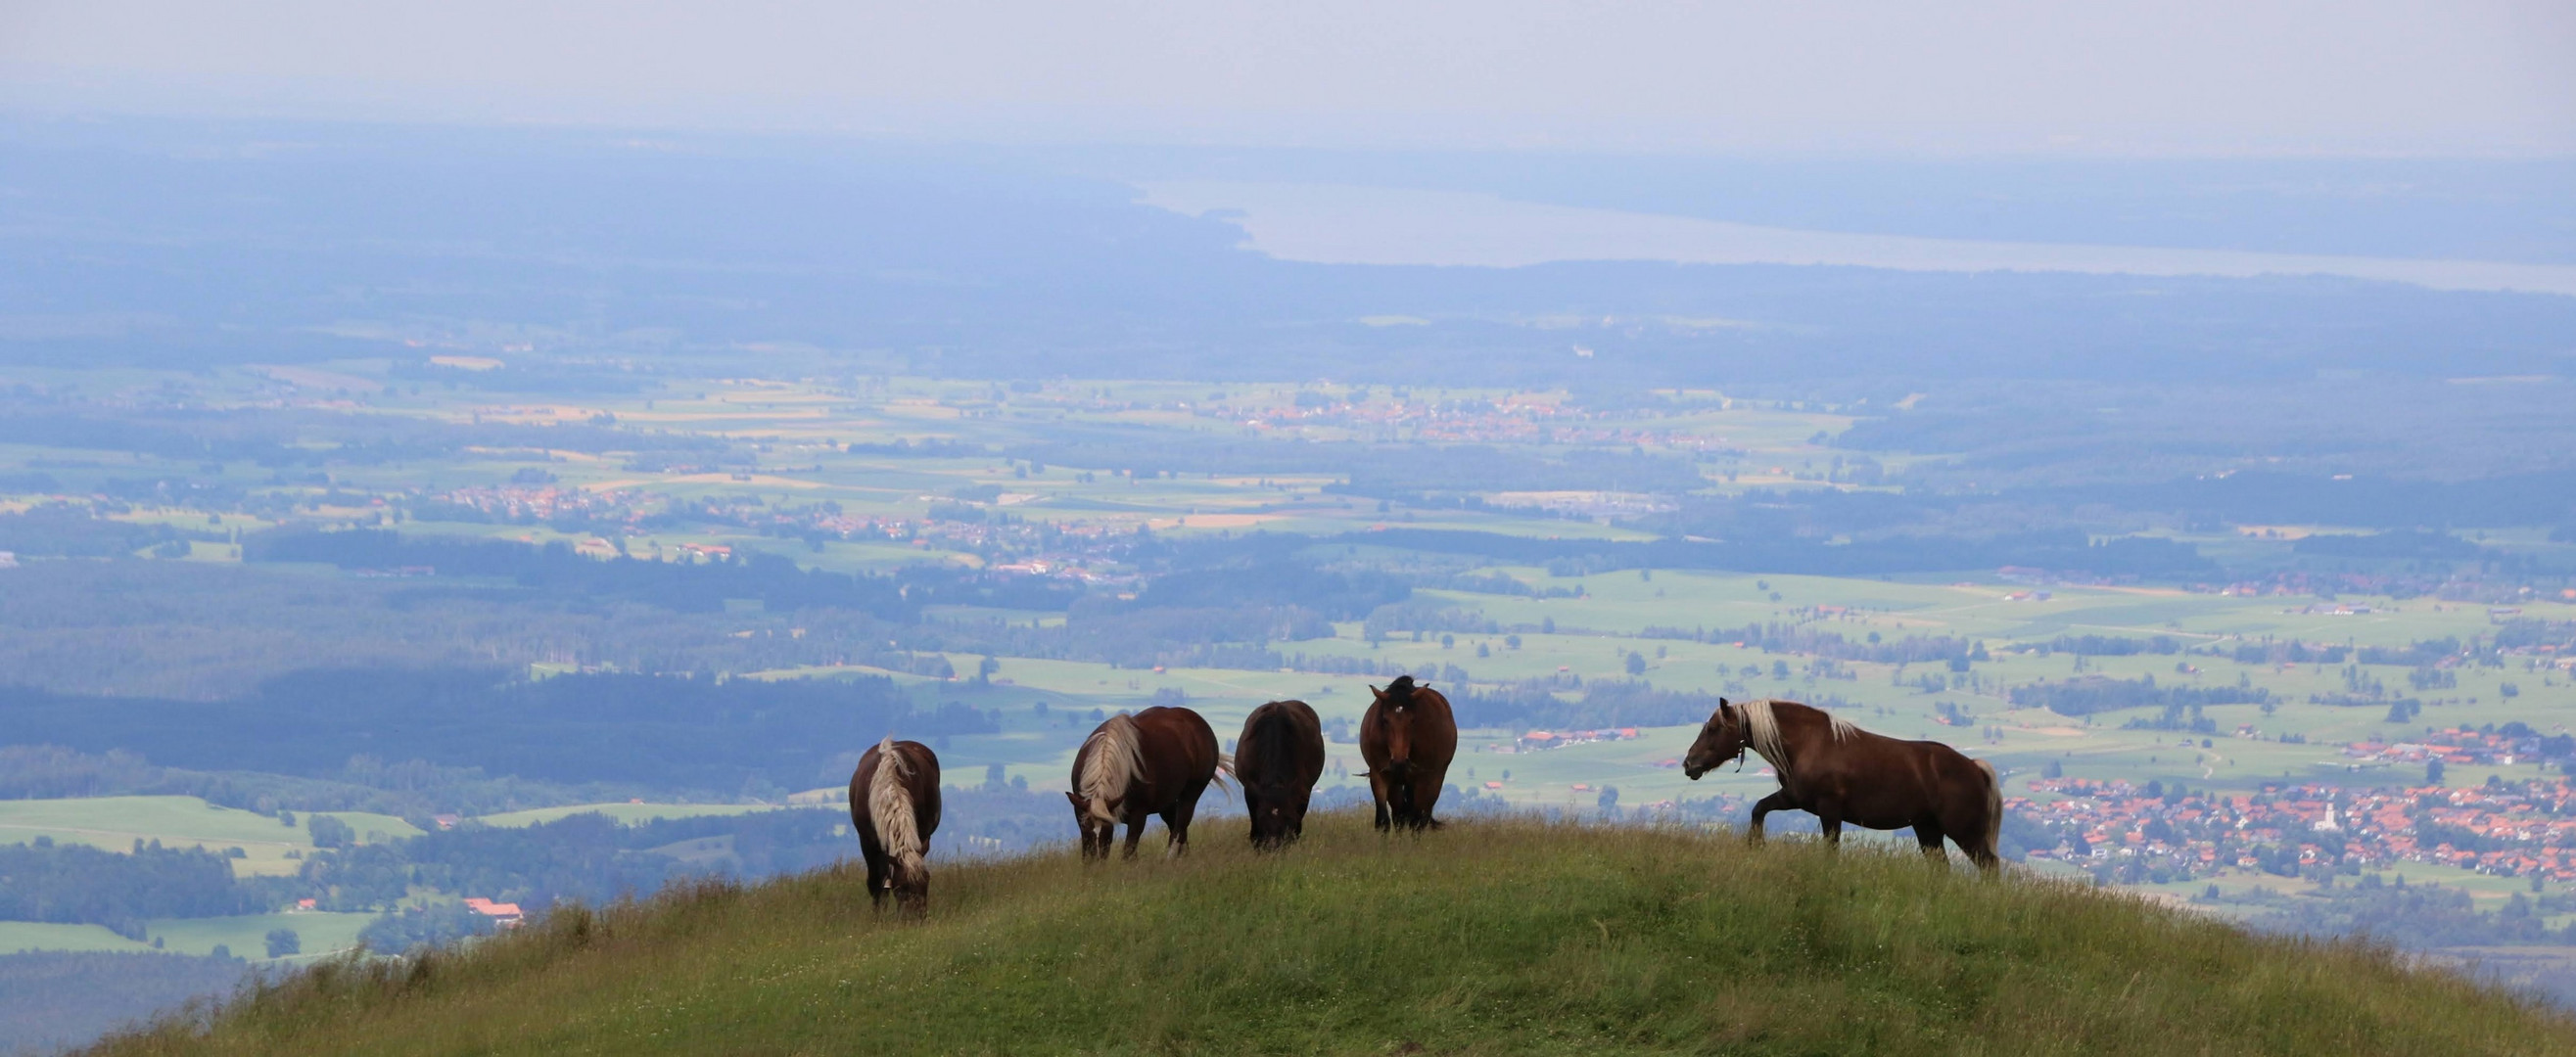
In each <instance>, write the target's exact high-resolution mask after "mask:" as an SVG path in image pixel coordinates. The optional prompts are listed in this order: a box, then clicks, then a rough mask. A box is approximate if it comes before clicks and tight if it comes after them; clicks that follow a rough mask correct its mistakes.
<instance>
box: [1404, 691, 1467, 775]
mask: <svg viewBox="0 0 2576 1057" xmlns="http://www.w3.org/2000/svg"><path fill="white" fill-rule="evenodd" d="M1413 707H1414V708H1417V709H1420V710H1421V717H1420V718H1418V719H1416V720H1414V721H1413V753H1414V755H1415V756H1416V757H1418V758H1422V759H1423V760H1424V761H1425V762H1426V763H1430V762H1437V763H1440V764H1444V765H1445V764H1447V763H1448V762H1449V761H1450V760H1451V759H1453V758H1455V757H1456V756H1457V755H1458V716H1457V713H1455V712H1452V711H1451V710H1450V708H1449V698H1448V697H1447V695H1444V694H1442V693H1441V692H1440V691H1438V690H1434V689H1432V688H1430V687H1427V686H1422V687H1415V688H1414V691H1413Z"/></svg>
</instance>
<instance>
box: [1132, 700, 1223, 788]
mask: <svg viewBox="0 0 2576 1057" xmlns="http://www.w3.org/2000/svg"><path fill="white" fill-rule="evenodd" d="M1134 719H1135V722H1136V734H1137V740H1138V741H1139V742H1140V745H1139V748H1140V750H1141V752H1142V755H1143V756H1144V762H1145V768H1146V770H1147V771H1149V772H1153V775H1154V777H1155V778H1156V779H1158V780H1170V781H1174V782H1177V783H1183V784H1186V783H1199V784H1204V783H1206V782H1208V781H1210V780H1212V779H1214V778H1215V777H1216V765H1217V747H1216V728H1214V727H1211V726H1208V721H1207V717H1205V716H1202V715H1199V714H1198V712H1197V711H1196V710H1194V709H1188V708H1175V707H1172V706H1168V705H1156V706H1154V707H1152V708H1148V709H1146V710H1144V711H1142V712H1138V713H1136V715H1135V716H1134Z"/></svg>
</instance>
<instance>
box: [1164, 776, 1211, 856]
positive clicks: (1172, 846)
mask: <svg viewBox="0 0 2576 1057" xmlns="http://www.w3.org/2000/svg"><path fill="white" fill-rule="evenodd" d="M1205 792H1207V787H1206V786H1200V787H1198V788H1197V789H1194V790H1185V791H1184V792H1183V795H1182V797H1181V801H1180V803H1177V804H1174V805H1172V806H1171V809H1170V810H1167V811H1165V812H1163V828H1164V829H1167V830H1170V831H1172V832H1171V840H1170V841H1169V842H1167V843H1165V844H1164V845H1163V857H1164V858H1166V859H1177V858H1180V857H1181V856H1184V855H1187V854H1189V853H1190V819H1191V818H1193V817H1195V816H1197V814H1198V813H1199V795H1200V794H1202V793H1205Z"/></svg>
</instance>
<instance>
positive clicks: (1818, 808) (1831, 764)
mask: <svg viewBox="0 0 2576 1057" xmlns="http://www.w3.org/2000/svg"><path fill="white" fill-rule="evenodd" d="M1747 748H1750V749H1752V750H1753V751H1754V752H1757V753H1760V754H1761V756H1762V758H1763V759H1765V760H1768V761H1770V763H1771V769H1772V770H1773V771H1776V772H1778V774H1779V776H1780V789H1779V791H1777V792H1774V793H1772V794H1771V795H1770V796H1766V797H1763V798H1762V799H1761V801H1760V802H1758V803H1756V804H1754V805H1753V827H1752V829H1751V831H1750V832H1748V833H1747V834H1746V839H1748V840H1751V841H1757V842H1758V841H1760V840H1761V839H1762V816H1764V815H1767V814H1770V813H1771V812H1774V811H1783V810H1791V809H1794V810H1798V811H1805V812H1809V813H1811V814H1813V815H1815V816H1816V820H1817V821H1818V822H1820V823H1822V825H1823V829H1824V832H1825V839H1826V840H1829V841H1832V842H1834V843H1836V844H1840V843H1841V842H1842V839H1843V823H1846V822H1848V823H1851V824H1852V825H1855V826H1860V827H1863V828H1866V829H1904V828H1905V827H1908V826H1912V827H1914V839H1915V840H1916V841H1917V842H1919V843H1921V844H1922V845H1923V854H1924V855H1925V856H1928V857H1930V858H1932V859H1935V860H1942V859H1946V858H1947V856H1945V855H1943V854H1942V851H1941V838H1943V837H1945V836H1946V837H1948V838H1950V839H1951V840H1953V841H1956V842H1958V845H1959V850H1960V851H1963V852H1966V853H1967V855H1968V858H1969V859H1970V860H1973V861H1974V862H1975V863H1976V864H1977V867H1978V868H1979V869H1981V870H1984V871H1986V872H1987V873H1989V874H1991V873H1993V872H1995V870H1996V869H1997V865H1996V864H1997V860H1996V857H1995V838H1996V834H1997V832H1998V831H1999V830H2000V829H2001V827H2002V826H2003V819H2004V804H2003V783H2002V781H2001V780H2000V779H1999V778H1997V777H1996V775H1995V769H1994V766H1993V765H1991V764H1988V763H1987V762H1985V761H1984V760H1972V759H1969V758H1968V757H1966V756H1964V755H1961V754H1960V752H1959V750H1957V749H1953V748H1951V747H1949V746H1947V745H1944V744H1941V743H1940V742H1937V741H1899V740H1897V739H1895V738H1890V737H1885V736H1882V735H1878V734H1872V733H1870V732H1868V731H1865V730H1862V729H1860V728H1859V727H1856V726H1853V725H1852V724H1851V723H1850V722H1848V721H1846V720H1840V719H1835V718H1833V717H1831V716H1828V715H1826V714H1825V713H1824V712H1823V711H1822V710H1820V709H1815V708H1810V707H1808V706H1806V705H1802V704H1799V703H1797V702H1795V701H1747V702H1745V703H1743V704H1740V705H1736V704H1729V703H1727V701H1726V699H1725V698H1719V699H1718V701H1717V712H1716V713H1715V714H1713V715H1711V716H1709V717H1708V722H1707V723H1705V724H1702V725H1701V726H1700V729H1699V740H1698V741H1695V742H1692V743H1691V749H1690V755H1688V756H1686V757H1684V758H1683V759H1682V773H1684V774H1686V775H1689V776H1690V777H1691V778H1692V779H1693V780H1697V779H1698V778H1699V776H1700V775H1702V774H1706V773H1707V772H1709V771H1710V770H1712V769H1715V768H1716V767H1717V766H1719V765H1720V764H1723V763H1725V762H1726V761H1728V760H1735V761H1737V765H1738V766H1739V767H1740V766H1742V761H1743V758H1744V750H1745V749H1747Z"/></svg>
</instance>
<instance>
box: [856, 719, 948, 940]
mask: <svg viewBox="0 0 2576 1057" xmlns="http://www.w3.org/2000/svg"><path fill="white" fill-rule="evenodd" d="M850 828H851V829H854V830H857V831H859V853H860V854H862V855H864V856H866V857H867V860H868V898H869V899H870V900H872V901H874V902H875V903H876V904H877V905H878V906H884V905H885V897H886V896H887V895H889V894H891V895H893V896H894V903H895V907H896V908H897V909H901V910H909V911H912V912H915V913H919V912H921V911H922V910H923V909H924V908H925V907H924V904H925V903H926V901H927V900H928V899H929V898H930V864H929V863H928V862H927V861H925V857H926V856H927V855H929V853H930V835H931V834H932V833H935V832H938V830H939V754H937V753H934V752H932V751H930V746H927V745H924V744H922V743H920V742H917V741H896V740H894V739H893V738H891V737H889V738H886V739H885V740H883V741H880V742H877V743H876V744H875V745H874V746H871V747H870V748H869V749H868V751H867V752H866V753H864V754H862V755H861V756H860V757H859V769H858V770H856V771H853V772H851V774H850Z"/></svg>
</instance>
